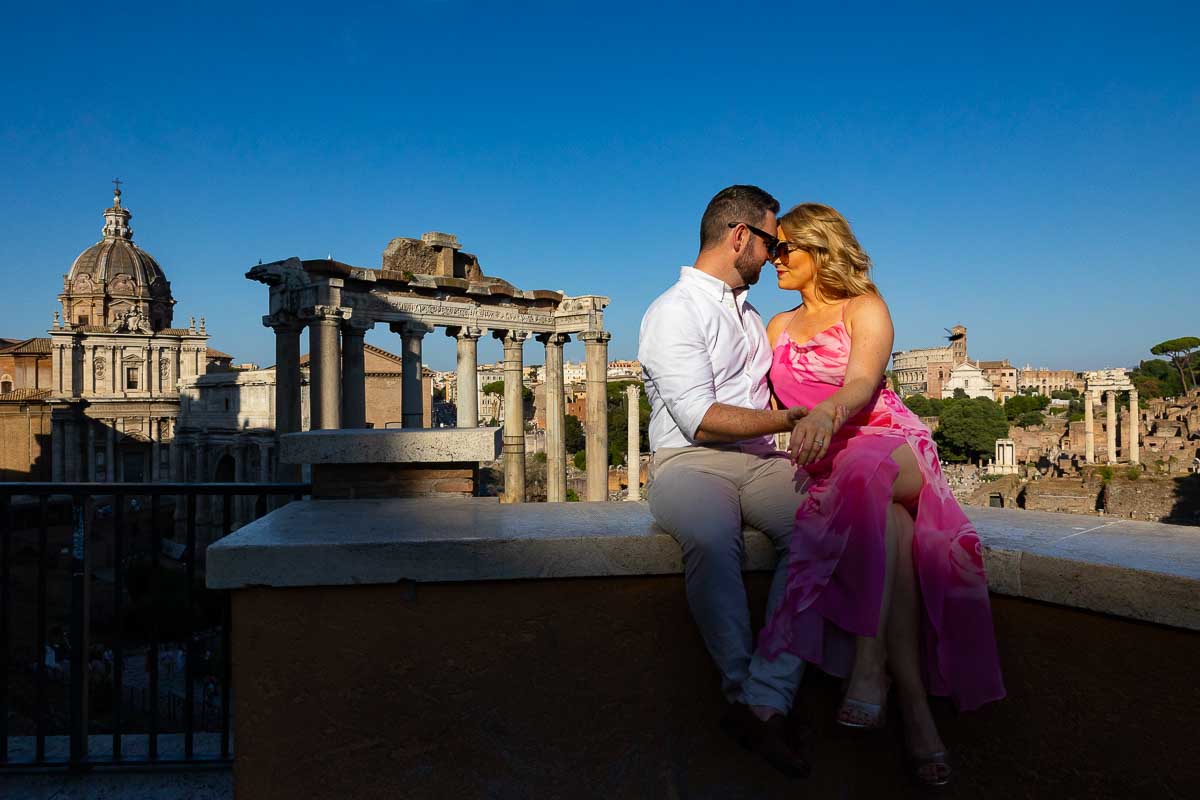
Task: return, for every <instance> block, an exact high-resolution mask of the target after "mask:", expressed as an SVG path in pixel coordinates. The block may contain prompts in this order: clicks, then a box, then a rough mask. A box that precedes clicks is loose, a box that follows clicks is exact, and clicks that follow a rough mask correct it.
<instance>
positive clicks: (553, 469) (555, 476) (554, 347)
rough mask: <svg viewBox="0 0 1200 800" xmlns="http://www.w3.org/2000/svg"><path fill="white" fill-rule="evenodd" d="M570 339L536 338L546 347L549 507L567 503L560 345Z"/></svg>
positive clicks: (555, 336) (560, 336)
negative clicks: (553, 504)
mask: <svg viewBox="0 0 1200 800" xmlns="http://www.w3.org/2000/svg"><path fill="white" fill-rule="evenodd" d="M570 339H571V337H570V336H568V335H567V334H565V333H543V334H541V335H540V336H538V340H539V341H541V342H542V343H544V344H545V345H546V500H547V502H550V503H562V502H566V499H567V431H566V403H565V402H564V398H563V345H564V344H566V343H567V342H568V341H570Z"/></svg>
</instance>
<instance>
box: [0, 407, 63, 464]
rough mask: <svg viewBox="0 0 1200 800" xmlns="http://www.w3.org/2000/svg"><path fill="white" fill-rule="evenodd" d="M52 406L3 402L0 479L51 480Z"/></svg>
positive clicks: (1, 411) (0, 432)
mask: <svg viewBox="0 0 1200 800" xmlns="http://www.w3.org/2000/svg"><path fill="white" fill-rule="evenodd" d="M50 430H51V426H50V406H48V405H46V404H45V403H40V402H39V403H19V402H3V403H0V480H3V481H48V480H50V454H51V448H50Z"/></svg>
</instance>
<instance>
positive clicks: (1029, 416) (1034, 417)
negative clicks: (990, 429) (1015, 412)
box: [1015, 411, 1046, 428]
mask: <svg viewBox="0 0 1200 800" xmlns="http://www.w3.org/2000/svg"><path fill="white" fill-rule="evenodd" d="M1045 421H1046V418H1045V417H1043V416H1042V412H1040V411H1025V412H1022V414H1021V416H1019V417H1017V418H1016V420H1015V423H1016V424H1017V425H1018V426H1020V427H1022V428H1032V427H1033V426H1034V425H1041V424H1042V423H1043V422H1045Z"/></svg>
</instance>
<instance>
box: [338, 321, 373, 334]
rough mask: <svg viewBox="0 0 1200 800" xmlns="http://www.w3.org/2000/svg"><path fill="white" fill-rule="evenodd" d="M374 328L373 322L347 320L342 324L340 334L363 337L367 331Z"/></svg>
mask: <svg viewBox="0 0 1200 800" xmlns="http://www.w3.org/2000/svg"><path fill="white" fill-rule="evenodd" d="M374 327H375V321H374V320H370V319H354V318H348V319H346V320H345V321H343V322H342V333H343V334H345V335H349V336H365V335H366V333H367V331H369V330H371V329H372V328H374Z"/></svg>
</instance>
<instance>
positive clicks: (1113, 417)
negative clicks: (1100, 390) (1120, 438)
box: [1104, 389, 1117, 464]
mask: <svg viewBox="0 0 1200 800" xmlns="http://www.w3.org/2000/svg"><path fill="white" fill-rule="evenodd" d="M1104 399H1105V401H1106V405H1105V415H1106V417H1107V419H1105V420H1104V432H1105V433H1106V434H1108V437H1107V438H1108V442H1107V445H1108V463H1110V464H1115V463H1117V393H1116V392H1114V391H1113V390H1112V389H1109V390H1108V391H1107V392H1105V398H1104Z"/></svg>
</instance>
